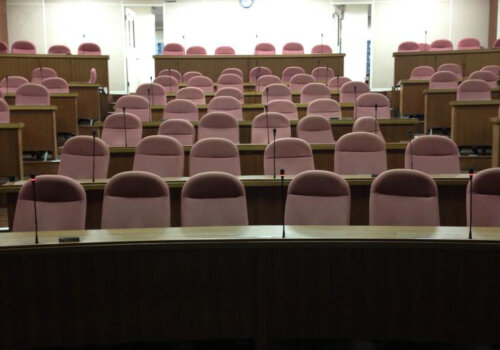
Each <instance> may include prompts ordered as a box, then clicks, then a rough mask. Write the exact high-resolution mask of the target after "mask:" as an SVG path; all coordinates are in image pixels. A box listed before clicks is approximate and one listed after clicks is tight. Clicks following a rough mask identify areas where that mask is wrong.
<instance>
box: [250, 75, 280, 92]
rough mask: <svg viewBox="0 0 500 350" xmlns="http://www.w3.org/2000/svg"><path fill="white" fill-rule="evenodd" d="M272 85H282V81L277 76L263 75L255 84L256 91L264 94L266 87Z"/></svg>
mask: <svg viewBox="0 0 500 350" xmlns="http://www.w3.org/2000/svg"><path fill="white" fill-rule="evenodd" d="M271 84H281V79H280V77H278V76H277V75H262V76H261V77H259V79H257V83H256V84H255V90H256V91H259V92H262V91H263V90H264V89H265V88H266V86H268V85H271Z"/></svg>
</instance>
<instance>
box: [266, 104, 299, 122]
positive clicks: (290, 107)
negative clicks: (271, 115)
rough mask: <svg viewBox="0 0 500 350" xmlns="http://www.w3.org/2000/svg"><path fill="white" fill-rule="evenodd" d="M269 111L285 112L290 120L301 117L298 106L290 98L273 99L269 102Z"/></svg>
mask: <svg viewBox="0 0 500 350" xmlns="http://www.w3.org/2000/svg"><path fill="white" fill-rule="evenodd" d="M267 110H268V112H278V113H281V114H283V115H284V116H285V117H287V118H288V120H297V119H299V112H298V111H297V106H296V105H295V103H293V102H292V101H288V100H273V101H271V102H269V104H268V109H267Z"/></svg>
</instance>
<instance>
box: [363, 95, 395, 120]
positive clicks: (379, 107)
mask: <svg viewBox="0 0 500 350" xmlns="http://www.w3.org/2000/svg"><path fill="white" fill-rule="evenodd" d="M359 117H375V118H377V119H391V101H389V99H388V98H387V96H385V95H382V94H380V93H376V92H367V93H365V94H362V95H360V96H358V98H357V99H356V102H355V103H354V119H356V118H359Z"/></svg>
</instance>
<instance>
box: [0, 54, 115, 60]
mask: <svg viewBox="0 0 500 350" xmlns="http://www.w3.org/2000/svg"><path fill="white" fill-rule="evenodd" d="M2 58H16V59H19V58H51V59H53V58H56V59H62V60H64V59H70V58H78V59H93V60H95V59H106V60H109V55H53V54H43V53H41V54H38V53H37V54H31V55H26V54H23V55H21V54H12V53H4V54H0V59H2Z"/></svg>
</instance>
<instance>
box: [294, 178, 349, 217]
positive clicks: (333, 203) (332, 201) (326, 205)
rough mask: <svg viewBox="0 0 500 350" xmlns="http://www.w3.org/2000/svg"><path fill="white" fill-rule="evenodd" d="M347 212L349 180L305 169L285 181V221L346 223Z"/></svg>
mask: <svg viewBox="0 0 500 350" xmlns="http://www.w3.org/2000/svg"><path fill="white" fill-rule="evenodd" d="M350 215H351V190H350V188H349V184H348V183H347V181H346V180H344V179H343V178H342V177H341V176H339V175H337V174H335V173H332V172H330V171H324V170H308V171H304V172H302V173H300V174H298V175H296V176H295V177H294V178H293V179H292V181H291V182H290V185H288V194H287V198H286V206H285V224H286V225H349V220H350Z"/></svg>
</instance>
